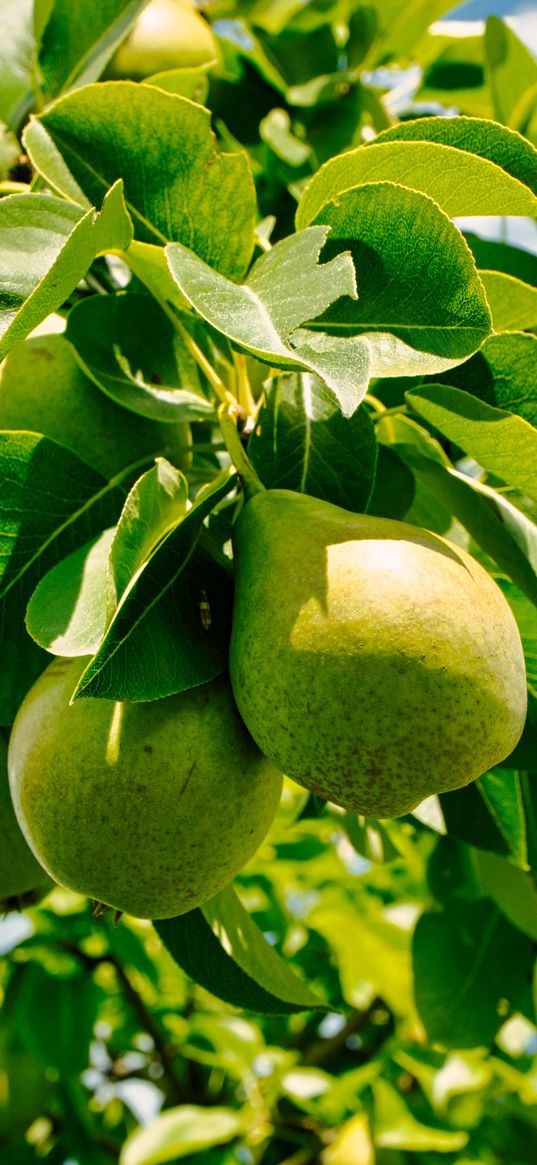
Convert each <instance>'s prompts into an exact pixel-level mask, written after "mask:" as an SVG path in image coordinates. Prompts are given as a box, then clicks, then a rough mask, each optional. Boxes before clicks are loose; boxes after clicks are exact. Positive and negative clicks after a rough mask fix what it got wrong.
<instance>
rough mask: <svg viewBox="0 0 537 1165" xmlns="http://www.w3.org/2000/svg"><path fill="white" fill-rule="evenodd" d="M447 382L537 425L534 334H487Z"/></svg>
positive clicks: (536, 349)
mask: <svg viewBox="0 0 537 1165" xmlns="http://www.w3.org/2000/svg"><path fill="white" fill-rule="evenodd" d="M444 379H445V378H444V377H442V380H444ZM449 382H450V384H452V385H453V386H454V388H462V389H464V390H465V391H466V392H470V393H472V396H477V397H479V399H480V400H483V401H485V403H486V404H489V405H495V406H496V407H497V408H500V409H505V410H506V411H507V412H510V413H517V414H518V416H520V417H524V419H525V420H526V421H529V422H530V424H532V425H537V336H532V335H530V334H528V333H525V332H506V333H505V334H504V335H502V336H491V337H490V339H488V340H485V343H484V344H483V347H482V348H481V349H480V351H479V352H477V353H476V355H475V356H472V357H471V359H470V360H468V361H467V362H466V363H465V364H460V365H459V367H458V368H454V369H453V371H452V372H450V374H449Z"/></svg>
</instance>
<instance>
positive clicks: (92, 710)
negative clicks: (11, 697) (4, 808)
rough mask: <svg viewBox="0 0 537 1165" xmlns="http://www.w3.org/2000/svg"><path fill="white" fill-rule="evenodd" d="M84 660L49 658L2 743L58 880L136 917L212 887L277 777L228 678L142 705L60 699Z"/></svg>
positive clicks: (26, 828) (196, 901)
mask: <svg viewBox="0 0 537 1165" xmlns="http://www.w3.org/2000/svg"><path fill="white" fill-rule="evenodd" d="M86 663H87V660H85V659H71V660H64V659H56V660H55V661H54V662H53V663H52V664H51V665H50V666H49V667H48V668H47V669H46V671H44V672H43V674H42V675H41V676H40V677H39V679H38V680H37V681H36V683H35V684H34V686H33V688H31V690H30V692H29V693H28V695H27V696H26V699H25V700H24V701H23V703H22V705H21V707H20V709H19V712H18V714H17V717H16V719H15V723H14V725H13V729H12V732H11V738H10V744H9V756H8V767H9V779H10V784H11V794H12V798H13V803H14V805H15V810H16V813H17V817H18V819H19V823H20V825H21V828H22V830H23V833H24V835H25V837H26V839H27V841H28V844H29V845H30V846H31V848H32V850H33V851H34V853H35V854H36V856H37V857H38V858H39V861H40V862H41V864H42V865H43V866H44V867H45V869H46V870H48V872H49V873H50V875H51V877H53V878H54V880H55V881H56V882H59V884H60V885H62V886H66V887H68V888H69V889H72V890H77V891H79V892H80V893H82V894H87V895H89V897H90V898H94V899H96V900H97V901H99V902H102V903H105V904H106V905H107V906H112V907H114V908H115V909H116V910H122V911H126V912H128V913H129V914H134V915H137V916H138V917H140V918H170V917H173V916H174V915H176V914H182V913H183V912H184V911H186V910H191V909H192V908H193V907H194V906H199V905H200V903H202V902H204V901H205V900H206V899H207V898H210V897H212V895H213V894H216V893H217V891H219V890H221V889H222V887H223V886H225V885H226V883H227V882H229V881H230V880H231V878H233V876H234V875H235V874H236V873H238V871H239V870H240V869H242V867H243V866H244V865H245V864H246V862H247V861H248V860H249V859H250V858H251V857H252V855H253V854H254V853H255V851H256V849H257V848H258V846H259V845H260V843H261V842H262V840H263V838H264V837H265V834H266V832H267V830H268V828H269V826H270V824H271V822H272V819H273V817H274V814H275V812H276V807H277V805H278V801H279V797H280V791H281V781H282V778H281V774H280V773H279V772H277V770H276V769H275V768H274V766H273V765H272V764H271V763H270V761H268V760H267V759H266V757H265V756H264V755H263V753H262V752H260V751H259V749H258V748H257V746H256V745H255V744H254V742H253V740H252V739H251V737H250V736H249V734H248V732H247V731H246V729H245V727H244V724H243V723H242V720H241V718H240V716H239V714H238V712H237V710H236V708H235V704H234V702H233V697H232V694H231V688H230V684H229V680H228V678H227V677H225V676H224V677H219V678H218V679H216V680H213V681H212V682H211V683H209V684H203V685H201V686H200V687H197V688H192V689H191V690H189V691H187V692H182V693H181V694H180V695H177V696H169V697H167V698H165V699H161V700H154V701H151V702H149V703H117V702H115V701H113V700H97V699H91V698H86V699H81V700H76V701H75V703H74V704H72V705H69V699H70V697H71V695H72V693H73V691H74V688H75V686H76V683H77V680H78V678H79V676H80V674H81V672H82V670H83V668H84V666H85V664H86Z"/></svg>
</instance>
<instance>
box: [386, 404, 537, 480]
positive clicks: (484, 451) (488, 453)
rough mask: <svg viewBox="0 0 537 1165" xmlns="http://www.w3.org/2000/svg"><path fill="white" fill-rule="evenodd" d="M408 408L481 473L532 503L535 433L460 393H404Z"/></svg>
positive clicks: (536, 457) (536, 464)
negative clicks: (493, 476)
mask: <svg viewBox="0 0 537 1165" xmlns="http://www.w3.org/2000/svg"><path fill="white" fill-rule="evenodd" d="M407 400H408V401H409V403H410V404H411V405H412V408H413V409H415V411H416V412H417V413H418V414H419V416H421V417H423V418H424V419H425V420H426V421H428V422H429V424H431V425H434V427H435V428H436V429H438V430H439V431H440V432H441V433H443V434H444V436H445V437H448V438H449V440H450V441H453V442H455V444H456V445H460V447H461V449H464V451H465V453H468V454H469V456H470V457H474V458H475V460H476V461H477V462H479V464H480V465H483V466H484V467H485V469H488V470H490V472H491V473H495V474H497V475H498V477H501V478H503V479H504V481H506V482H508V484H509V485H512V486H515V487H516V488H517V489H520V490H522V491H523V492H524V493H527V494H529V496H530V497H533V498H537V429H535V428H534V427H533V425H530V424H529V423H528V422H527V421H525V420H523V418H522V417H517V416H513V414H512V413H508V412H506V411H505V410H504V409H497V408H493V406H492V405H488V404H485V403H484V401H480V400H476V398H475V397H473V396H470V394H469V393H467V392H462V391H461V389H459V388H448V387H447V386H446V385H441V384H435V385H422V386H421V387H420V388H419V389H412V391H410V392H408V393H407Z"/></svg>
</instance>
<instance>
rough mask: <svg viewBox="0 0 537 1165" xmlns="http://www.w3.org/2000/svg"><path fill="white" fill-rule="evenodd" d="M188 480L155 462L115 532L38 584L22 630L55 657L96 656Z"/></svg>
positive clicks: (181, 505) (182, 501) (180, 507)
mask: <svg viewBox="0 0 537 1165" xmlns="http://www.w3.org/2000/svg"><path fill="white" fill-rule="evenodd" d="M187 495H188V489H187V482H186V478H184V477H183V474H182V473H180V472H179V471H178V470H176V469H174V467H173V466H172V465H170V464H169V462H167V461H165V460H164V459H163V458H158V459H157V463H156V465H155V466H154V468H153V469H149V470H148V471H147V473H144V474H143V476H142V477H140V478H139V479H138V481H137V482H136V483H135V485H134V486H133V488H132V490H131V492H130V494H129V496H128V498H127V500H126V502H125V505H124V507H123V510H122V513H121V517H120V519H119V522H118V525H117V527H116V528H115V529H110V530H105V531H104V533H103V534H101V535H100V536H99V537H98V538H97V539H96V540H94V541H92V542H90V543H89V544H88V545H86V546H82V547H81V548H80V549H79V550H76V551H74V552H73V554H70V555H68V556H67V558H64V559H63V560H62V561H61V562H59V563H58V564H57V566H54V567H53V568H52V570H50V571H49V572H48V574H46V575H45V577H44V578H43V579H42V580H41V582H40V583H39V585H38V586H37V588H36V590H35V591H34V593H33V595H32V598H31V600H30V602H29V604H28V610H27V614H26V626H27V628H28V631H29V632H30V635H31V636H32V638H33V639H35V641H36V643H38V644H39V645H40V647H44V648H45V649H46V650H47V651H52V652H53V653H54V654H55V655H63V656H79V655H94V654H95V653H96V652H97V651H98V648H99V645H100V644H101V642H102V639H103V635H104V633H105V630H106V625H107V622H108V619H109V617H110V614H111V612H113V611H114V610H115V607H116V605H117V603H118V601H119V600H120V599H121V596H122V595H123V594H124V592H125V590H126V589H127V587H128V585H129V583H130V581H131V579H132V578H133V577H134V575H135V574H136V573H137V571H139V570H140V568H141V567H142V565H143V563H144V561H145V560H146V559H147V558H148V557H149V555H150V554H151V552H152V550H154V548H155V546H156V545H158V543H159V542H160V540H161V538H163V537H165V536H166V534H168V533H169V531H170V529H172V528H173V526H175V525H176V524H177V520H178V518H179V517H180V516H181V515H182V514H184V512H185V509H186V503H187Z"/></svg>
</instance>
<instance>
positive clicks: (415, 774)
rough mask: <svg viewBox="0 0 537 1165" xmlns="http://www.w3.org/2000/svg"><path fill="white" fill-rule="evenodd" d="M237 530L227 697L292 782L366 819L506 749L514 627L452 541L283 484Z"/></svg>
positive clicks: (522, 692) (395, 811) (516, 702)
mask: <svg viewBox="0 0 537 1165" xmlns="http://www.w3.org/2000/svg"><path fill="white" fill-rule="evenodd" d="M234 541H235V555H236V597H235V607H234V612H233V630H232V640H231V649H230V675H231V681H232V687H233V692H234V695H235V700H236V702H237V706H238V708H239V711H240V713H241V716H242V718H243V720H244V722H245V724H246V726H247V728H248V730H249V731H250V732H251V734H252V736H253V738H254V740H255V741H256V742H257V744H258V745H259V747H260V748H261V749H262V750H263V752H264V753H265V755H266V756H267V757H269V758H270V760H272V761H273V762H274V764H276V765H277V766H278V767H279V768H281V769H282V771H283V772H285V773H286V774H287V775H288V776H289V777H292V778H293V779H294V780H295V781H297V782H299V784H301V785H304V786H305V787H306V788H307V789H311V790H312V791H313V792H315V793H318V794H320V795H321V796H322V797H324V798H326V799H327V800H330V801H333V802H335V804H336V805H340V806H342V807H343V808H345V809H350V810H352V811H354V812H356V813H360V814H363V815H364V816H371V817H398V816H400V815H402V814H405V813H407V812H409V811H410V810H412V809H414V808H415V807H416V805H418V804H419V802H420V801H421V800H423V799H424V798H425V797H427V796H429V795H430V794H433V793H439V792H442V791H446V790H449V789H458V788H461V787H462V786H464V785H467V784H469V783H470V781H473V780H475V779H476V777H479V776H480V775H481V774H482V773H484V772H485V771H486V770H487V769H489V768H490V767H491V766H492V765H495V764H498V763H499V762H500V761H502V760H503V759H504V758H505V757H506V756H507V755H508V754H509V753H510V752H511V751H512V749H513V748H514V747H515V745H516V743H517V741H518V739H519V737H520V735H521V733H522V728H523V725H524V719H525V714H526V684H525V671H524V656H523V651H522V645H521V642H520V636H519V633H518V629H517V626H516V623H515V620H514V618H513V615H512V613H511V610H510V608H509V606H508V604H507V602H506V600H505V599H504V597H503V595H502V593H501V591H500V590H499V588H498V587H497V586H496V584H495V583H494V582H493V580H492V579H491V578H490V576H489V575H488V574H487V573H486V571H485V570H484V569H483V568H482V567H481V566H480V565H479V563H477V562H476V561H475V560H474V559H473V558H471V557H470V555H468V554H466V553H465V552H464V551H463V550H461V549H459V547H458V546H455V545H452V544H451V543H450V542H447V541H446V540H445V539H444V538H441V537H440V536H438V535H436V534H432V533H430V532H429V531H427V530H422V529H419V528H418V527H414V526H411V525H408V524H407V523H404V522H399V521H391V520H390V519H386V518H377V517H373V516H370V515H364V514H352V513H348V512H347V511H346V510H343V509H340V508H339V507H338V506H333V505H330V504H329V503H327V502H324V501H319V500H317V499H316V498H313V497H308V496H305V495H303V494H297V493H292V492H291V491H288V490H278V489H276V490H267V491H264V492H258V493H257V494H255V496H253V497H252V498H251V500H250V501H248V502H247V504H246V505H245V506H244V508H243V510H242V511H241V513H240V515H239V518H238V520H237V522H236V526H235V534H234Z"/></svg>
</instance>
